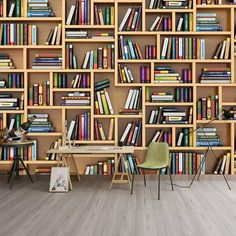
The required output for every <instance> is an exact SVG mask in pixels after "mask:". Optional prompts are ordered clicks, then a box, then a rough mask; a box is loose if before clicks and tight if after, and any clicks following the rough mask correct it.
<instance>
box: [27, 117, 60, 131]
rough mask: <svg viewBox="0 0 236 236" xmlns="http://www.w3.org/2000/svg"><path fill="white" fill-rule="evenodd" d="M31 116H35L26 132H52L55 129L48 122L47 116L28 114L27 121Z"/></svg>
mask: <svg viewBox="0 0 236 236" xmlns="http://www.w3.org/2000/svg"><path fill="white" fill-rule="evenodd" d="M33 116H36V118H35V119H34V121H33V122H32V123H31V124H30V127H29V129H28V132H30V133H31V132H32V133H33V132H40V133H47V132H54V131H55V128H54V127H53V125H52V122H51V121H49V117H48V114H43V113H38V114H28V119H32V117H33Z"/></svg>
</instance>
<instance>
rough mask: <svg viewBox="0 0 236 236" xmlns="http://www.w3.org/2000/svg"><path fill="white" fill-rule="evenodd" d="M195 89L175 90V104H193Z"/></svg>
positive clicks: (183, 88)
mask: <svg viewBox="0 0 236 236" xmlns="http://www.w3.org/2000/svg"><path fill="white" fill-rule="evenodd" d="M192 101H193V88H186V87H182V88H175V102H192Z"/></svg>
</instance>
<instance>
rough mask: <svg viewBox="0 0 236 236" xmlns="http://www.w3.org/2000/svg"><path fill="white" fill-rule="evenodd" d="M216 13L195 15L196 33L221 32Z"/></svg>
mask: <svg viewBox="0 0 236 236" xmlns="http://www.w3.org/2000/svg"><path fill="white" fill-rule="evenodd" d="M222 30H223V28H222V26H220V23H219V20H218V19H217V18H216V13H210V12H204V13H197V25H196V31H222Z"/></svg>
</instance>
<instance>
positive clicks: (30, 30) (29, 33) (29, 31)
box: [28, 25, 32, 45]
mask: <svg viewBox="0 0 236 236" xmlns="http://www.w3.org/2000/svg"><path fill="white" fill-rule="evenodd" d="M28 45H32V25H28Z"/></svg>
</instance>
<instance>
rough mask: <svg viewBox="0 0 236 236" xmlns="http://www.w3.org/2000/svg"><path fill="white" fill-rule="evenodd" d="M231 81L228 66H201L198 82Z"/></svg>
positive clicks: (218, 82) (219, 82) (223, 82)
mask: <svg viewBox="0 0 236 236" xmlns="http://www.w3.org/2000/svg"><path fill="white" fill-rule="evenodd" d="M230 82H231V69H230V68H203V69H202V74H201V78H200V83H217V84H225V83H230Z"/></svg>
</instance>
